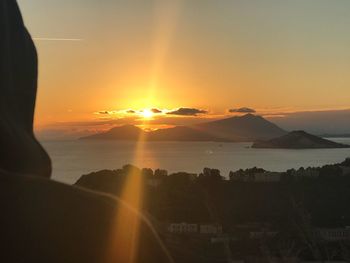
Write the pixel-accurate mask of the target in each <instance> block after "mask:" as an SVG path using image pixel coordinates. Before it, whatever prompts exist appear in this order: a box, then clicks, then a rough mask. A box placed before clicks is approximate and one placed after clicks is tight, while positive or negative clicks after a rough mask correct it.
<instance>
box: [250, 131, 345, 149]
mask: <svg viewBox="0 0 350 263" xmlns="http://www.w3.org/2000/svg"><path fill="white" fill-rule="evenodd" d="M252 148H281V149H322V148H350V145H346V144H341V143H336V142H333V141H330V140H326V139H324V138H321V137H318V136H315V135H312V134H309V133H307V132H305V131H293V132H290V133H288V134H286V135H284V136H281V137H278V138H274V139H271V140H268V141H257V142H255V143H254V144H253V146H252Z"/></svg>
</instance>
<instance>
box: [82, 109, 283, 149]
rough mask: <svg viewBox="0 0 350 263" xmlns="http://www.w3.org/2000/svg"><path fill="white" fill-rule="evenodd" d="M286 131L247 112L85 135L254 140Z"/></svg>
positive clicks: (99, 138) (196, 139)
mask: <svg viewBox="0 0 350 263" xmlns="http://www.w3.org/2000/svg"><path fill="white" fill-rule="evenodd" d="M285 133H286V132H285V131H284V130H282V129H281V128H279V127H278V126H276V125H275V124H273V123H271V122H269V121H267V120H265V119H264V118H263V117H260V116H255V115H252V114H247V115H244V116H239V117H231V118H227V119H222V120H217V121H211V122H206V123H202V124H198V125H193V126H177V127H174V128H169V129H159V130H156V131H151V132H145V131H143V130H142V129H140V128H137V127H135V126H132V125H125V126H120V127H114V128H112V129H111V130H109V131H107V132H102V133H98V134H94V135H91V136H87V137H83V138H81V139H85V140H86V139H87V140H131V141H134V140H138V139H139V138H140V136H143V138H145V139H146V140H148V141H228V142H232V141H254V140H260V139H270V138H273V137H276V136H280V135H283V134H285Z"/></svg>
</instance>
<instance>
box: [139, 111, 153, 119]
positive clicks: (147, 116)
mask: <svg viewBox="0 0 350 263" xmlns="http://www.w3.org/2000/svg"><path fill="white" fill-rule="evenodd" d="M140 114H141V116H142V117H143V118H145V119H150V118H152V117H153V115H154V114H153V112H152V111H151V110H150V109H144V110H143V111H141V113H140Z"/></svg>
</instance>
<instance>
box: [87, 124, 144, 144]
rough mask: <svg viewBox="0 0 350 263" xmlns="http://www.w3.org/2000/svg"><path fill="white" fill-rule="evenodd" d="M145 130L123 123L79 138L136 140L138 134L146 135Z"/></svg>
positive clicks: (138, 136)
mask: <svg viewBox="0 0 350 263" xmlns="http://www.w3.org/2000/svg"><path fill="white" fill-rule="evenodd" d="M146 134H147V132H145V131H143V130H142V129H140V128H138V127H136V126H133V125H124V126H119V127H114V128H112V129H110V130H108V131H106V132H101V133H97V134H93V135H90V136H86V137H82V138H80V139H81V140H120V141H137V140H138V139H139V138H140V136H144V135H146Z"/></svg>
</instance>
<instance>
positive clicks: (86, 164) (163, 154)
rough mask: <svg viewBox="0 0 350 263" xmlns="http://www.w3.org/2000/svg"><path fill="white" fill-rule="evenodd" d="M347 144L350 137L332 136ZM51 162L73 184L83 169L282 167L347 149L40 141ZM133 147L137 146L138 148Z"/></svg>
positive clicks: (316, 162)
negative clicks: (285, 148)
mask: <svg viewBox="0 0 350 263" xmlns="http://www.w3.org/2000/svg"><path fill="white" fill-rule="evenodd" d="M332 140H334V141H337V142H342V143H348V144H350V138H339V139H338V138H337V139H332ZM43 145H44V146H45V148H46V149H47V151H48V152H49V154H50V156H51V158H52V161H53V178H54V179H55V180H58V181H61V182H65V183H74V182H75V181H76V180H77V179H78V178H79V177H80V176H81V175H82V174H85V173H89V172H92V171H97V170H101V169H116V168H120V167H122V166H123V165H124V164H128V163H130V164H134V165H137V166H138V167H140V168H142V167H150V168H162V169H167V170H168V171H169V172H175V171H187V172H193V173H199V172H200V171H201V170H202V169H203V168H204V167H210V168H218V169H220V170H221V173H222V175H224V176H227V175H228V173H229V171H230V170H237V169H239V168H250V167H253V166H258V167H262V168H265V169H267V170H271V171H285V170H287V169H289V168H298V167H301V166H320V165H324V164H329V163H335V162H340V161H342V160H344V159H345V158H346V157H350V149H320V150H279V149H277V150H272V149H251V148H249V147H250V146H251V143H214V142H189V143H179V142H149V143H145V144H144V145H142V146H140V145H137V144H136V143H134V142H108V141H64V142H62V141H60V142H43ZM137 149H138V150H137Z"/></svg>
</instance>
